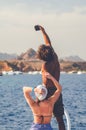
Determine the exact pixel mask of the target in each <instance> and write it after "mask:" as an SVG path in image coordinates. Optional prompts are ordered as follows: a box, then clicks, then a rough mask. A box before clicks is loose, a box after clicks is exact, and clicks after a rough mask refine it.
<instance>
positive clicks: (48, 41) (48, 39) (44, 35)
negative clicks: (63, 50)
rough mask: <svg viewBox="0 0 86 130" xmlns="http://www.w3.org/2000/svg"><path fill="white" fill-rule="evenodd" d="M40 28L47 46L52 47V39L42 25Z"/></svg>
mask: <svg viewBox="0 0 86 130" xmlns="http://www.w3.org/2000/svg"><path fill="white" fill-rule="evenodd" d="M39 27H40V30H41V31H42V34H43V38H44V42H45V44H46V45H48V46H51V41H50V38H49V36H48V34H47V33H46V32H45V29H44V28H43V27H42V26H40V25H39Z"/></svg>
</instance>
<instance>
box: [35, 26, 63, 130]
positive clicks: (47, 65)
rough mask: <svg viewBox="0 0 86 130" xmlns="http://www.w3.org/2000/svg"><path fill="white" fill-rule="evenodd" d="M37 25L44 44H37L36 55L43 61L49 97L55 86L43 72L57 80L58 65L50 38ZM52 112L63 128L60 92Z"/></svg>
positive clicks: (44, 81) (58, 75)
mask: <svg viewBox="0 0 86 130" xmlns="http://www.w3.org/2000/svg"><path fill="white" fill-rule="evenodd" d="M38 27H39V30H41V32H42V34H43V38H44V42H45V44H43V45H40V46H39V48H38V51H37V55H38V58H39V59H40V60H43V61H44V63H43V64H42V69H41V71H42V80H43V83H44V84H45V85H46V87H47V89H48V93H49V94H48V97H50V96H52V95H53V93H54V92H55V91H56V87H55V85H54V84H53V82H52V81H51V80H50V79H47V78H45V77H44V74H45V72H49V73H50V74H51V75H53V77H54V78H55V79H56V80H57V81H59V78H60V65H59V61H58V56H57V55H56V53H55V51H54V49H53V47H52V45H51V41H50V38H49V36H48V35H47V33H46V32H45V29H44V28H43V27H42V26H39V25H38ZM53 113H54V116H55V117H56V120H57V122H58V126H59V130H65V125H64V121H63V115H64V108H63V102H62V94H60V97H59V99H58V101H56V103H55V105H54V110H53Z"/></svg>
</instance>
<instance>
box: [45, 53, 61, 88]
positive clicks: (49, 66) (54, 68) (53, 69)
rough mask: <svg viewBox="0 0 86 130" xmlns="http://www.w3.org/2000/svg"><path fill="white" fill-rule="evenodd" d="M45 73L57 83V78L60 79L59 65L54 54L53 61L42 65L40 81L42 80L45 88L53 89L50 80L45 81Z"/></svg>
mask: <svg viewBox="0 0 86 130" xmlns="http://www.w3.org/2000/svg"><path fill="white" fill-rule="evenodd" d="M45 71H47V72H49V73H50V74H51V75H53V76H54V77H55V78H56V79H57V81H59V77H60V65H59V62H58V57H57V55H56V53H54V59H53V61H51V62H45V63H43V65H42V79H43V83H44V84H45V85H46V86H47V87H53V86H54V84H53V82H52V81H51V80H49V79H45V78H44V76H43V75H44V72H45Z"/></svg>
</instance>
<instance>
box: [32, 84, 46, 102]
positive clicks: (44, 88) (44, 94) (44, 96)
mask: <svg viewBox="0 0 86 130" xmlns="http://www.w3.org/2000/svg"><path fill="white" fill-rule="evenodd" d="M37 88H39V89H41V90H44V93H43V94H39V93H37V92H35V95H36V97H37V98H38V99H39V100H40V101H42V100H44V99H45V98H46V97H47V93H48V91H47V88H46V87H45V86H44V85H38V86H37Z"/></svg>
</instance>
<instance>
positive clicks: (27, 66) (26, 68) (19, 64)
mask: <svg viewBox="0 0 86 130" xmlns="http://www.w3.org/2000/svg"><path fill="white" fill-rule="evenodd" d="M41 65H42V61H40V60H36V59H35V60H10V61H0V74H1V73H2V72H3V71H6V72H8V71H13V72H14V71H20V72H25V73H28V72H33V71H41ZM60 71H61V72H66V73H77V72H83V73H86V62H70V61H63V60H62V61H60Z"/></svg>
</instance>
